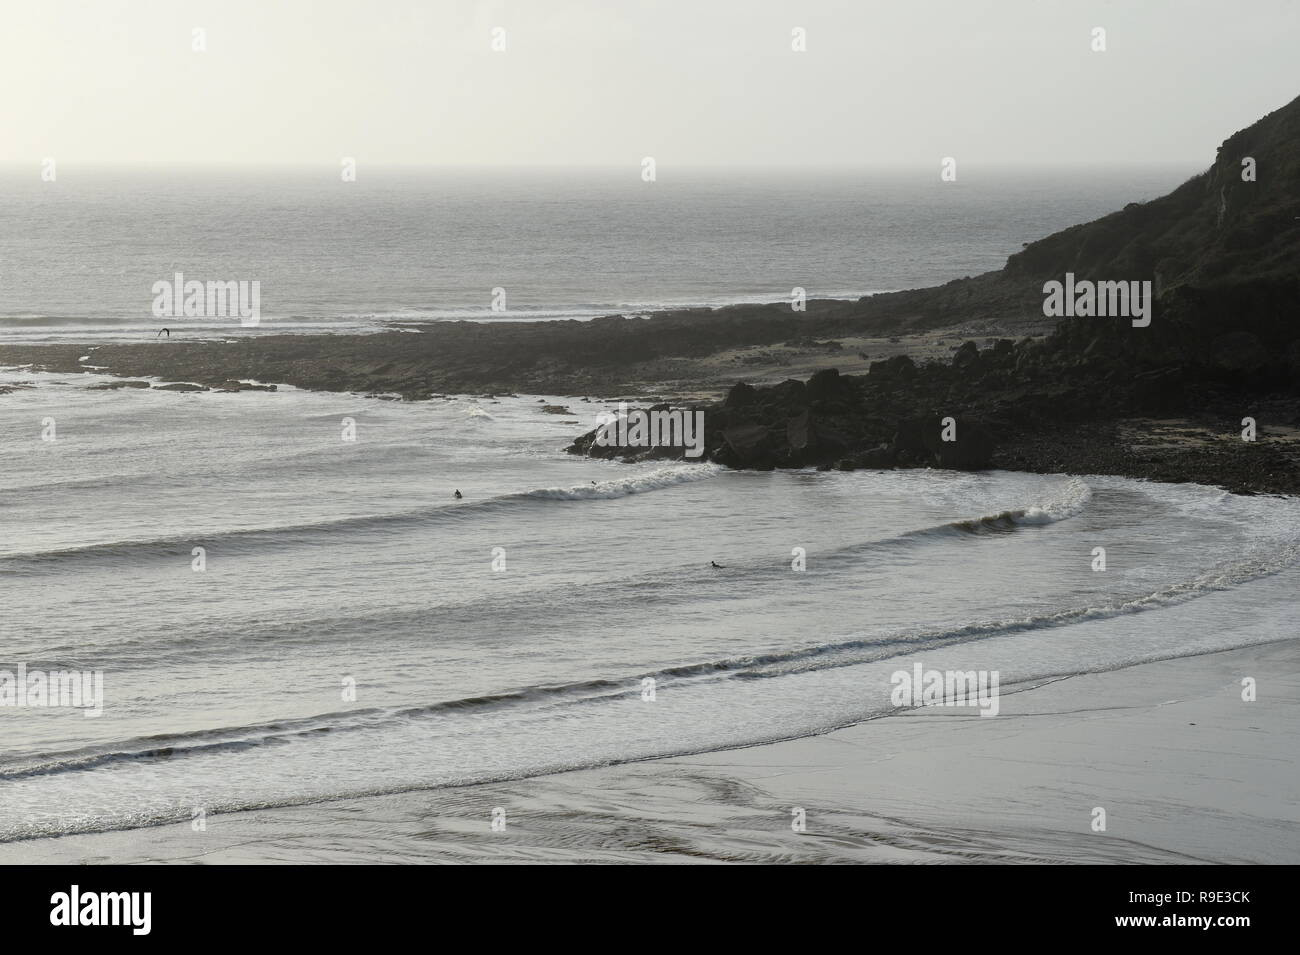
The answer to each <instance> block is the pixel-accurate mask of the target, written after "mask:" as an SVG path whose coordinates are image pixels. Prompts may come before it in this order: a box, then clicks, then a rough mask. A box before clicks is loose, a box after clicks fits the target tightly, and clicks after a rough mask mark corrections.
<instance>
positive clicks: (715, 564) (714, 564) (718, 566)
mask: <svg viewBox="0 0 1300 955" xmlns="http://www.w3.org/2000/svg"><path fill="white" fill-rule="evenodd" d="M709 566H710V567H713V568H714V569H716V570H726V569H727V568H725V567H723V566H722V565H721V564H719V563H718V562H717V561H716V560H711V561H709Z"/></svg>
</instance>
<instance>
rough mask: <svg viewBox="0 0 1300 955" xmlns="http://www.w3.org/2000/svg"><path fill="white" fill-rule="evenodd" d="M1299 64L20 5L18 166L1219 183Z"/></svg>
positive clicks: (247, 7) (637, 21) (1012, 19)
mask: <svg viewBox="0 0 1300 955" xmlns="http://www.w3.org/2000/svg"><path fill="white" fill-rule="evenodd" d="M1097 27H1100V28H1102V29H1104V30H1105V45H1106V49H1105V50H1104V51H1101V52H1099V51H1094V50H1093V49H1092V47H1093V45H1094V34H1093V31H1094V29H1095V28H1097ZM796 29H800V30H802V31H804V34H803V35H804V37H805V47H806V48H805V49H803V50H801V51H796V50H795V49H793V48H792V47H793V45H794V34H793V31H794V30H796ZM196 30H199V31H202V33H201V34H196V33H195V31H196ZM494 31H503V32H495V33H494ZM200 40H201V42H200ZM494 40H496V42H497V45H501V43H502V41H504V49H502V50H494V49H493V43H494ZM198 45H201V46H202V47H203V49H201V50H199V49H195V47H196V46H198ZM1298 49H1300V0H1249V2H1245V0H1227V2H1220V0H1077V2H1076V0H888V2H876V0H839V2H836V0H425V2H416V0H365V2H354V0H311V2H309V0H213V2H196V0H39V2H21V3H20V2H8V3H6V4H5V5H4V6H3V8H0V84H2V85H3V88H4V89H5V90H6V93H5V96H4V97H3V102H2V103H0V161H5V162H16V163H31V164H33V165H37V166H38V165H39V164H40V163H41V162H42V160H43V159H44V158H45V157H53V158H56V159H57V160H58V162H59V164H60V166H61V167H66V166H68V165H72V164H78V163H103V162H115V163H116V162H123V163H167V164H175V163H251V164H280V163H293V164H316V163H328V164H333V165H336V166H337V165H338V164H339V163H340V161H341V159H342V157H353V158H355V159H356V161H357V163H358V164H359V165H363V164H366V163H385V164H387V163H394V164H411V165H436V166H445V165H456V166H464V165H472V166H510V165H556V166H592V165H599V166H617V165H621V164H632V165H639V164H640V163H641V160H642V159H643V157H646V156H651V157H654V159H655V161H656V164H657V166H658V168H659V170H661V171H662V170H663V169H664V168H665V167H671V165H673V164H680V165H686V166H770V165H791V166H822V165H830V166H862V165H910V164H914V163H933V164H938V163H939V162H940V160H941V158H942V157H947V156H952V157H954V158H956V159H957V160H958V161H959V162H972V163H1034V164H1044V163H1120V162H1197V163H1201V164H1203V165H1208V164H1209V163H1210V162H1211V161H1212V160H1213V158H1214V150H1215V148H1216V147H1217V146H1218V144H1219V143H1220V142H1221V141H1222V140H1223V139H1224V138H1226V137H1227V136H1228V135H1229V134H1230V133H1232V132H1234V131H1235V130H1237V129H1240V128H1242V127H1244V126H1247V125H1249V124H1250V123H1252V122H1254V121H1255V120H1256V119H1258V118H1259V117H1260V116H1262V115H1264V114H1265V113H1267V112H1269V111H1270V110H1273V109H1276V108H1278V107H1279V106H1282V105H1284V104H1285V103H1286V102H1288V101H1289V100H1291V99H1292V98H1294V97H1295V96H1296V95H1300V53H1297V50H1298Z"/></svg>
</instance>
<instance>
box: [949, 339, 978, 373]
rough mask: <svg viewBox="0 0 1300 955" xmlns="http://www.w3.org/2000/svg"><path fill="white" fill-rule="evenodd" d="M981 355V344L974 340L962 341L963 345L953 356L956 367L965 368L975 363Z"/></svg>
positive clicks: (953, 364) (953, 363)
mask: <svg viewBox="0 0 1300 955" xmlns="http://www.w3.org/2000/svg"><path fill="white" fill-rule="evenodd" d="M979 356H980V349H979V346H978V345H976V344H975V343H974V342H972V341H967V342H962V344H961V347H960V348H958V349H957V351H956V352H955V353H954V354H953V356H952V366H953V367H954V368H964V367H966V366H967V365H970V364H973V363H974V362H975V361H976V359H978V358H979Z"/></svg>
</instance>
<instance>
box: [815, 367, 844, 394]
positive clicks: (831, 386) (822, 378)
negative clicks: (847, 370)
mask: <svg viewBox="0 0 1300 955" xmlns="http://www.w3.org/2000/svg"><path fill="white" fill-rule="evenodd" d="M842 385H843V382H841V380H840V370H839V369H838V368H823V369H822V370H821V371H819V372H817V373H816V374H814V375H813V376H812V377H811V378H809V379H808V399H809V400H810V401H818V400H824V399H827V398H835V397H838V396H839V394H840V389H841V387H842Z"/></svg>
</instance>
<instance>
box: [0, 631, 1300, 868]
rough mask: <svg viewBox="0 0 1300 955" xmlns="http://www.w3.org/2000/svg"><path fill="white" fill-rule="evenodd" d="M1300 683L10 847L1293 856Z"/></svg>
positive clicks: (719, 855) (1025, 709)
mask: <svg viewBox="0 0 1300 955" xmlns="http://www.w3.org/2000/svg"><path fill="white" fill-rule="evenodd" d="M1244 676H1252V677H1254V678H1255V679H1256V680H1257V682H1258V687H1259V690H1258V693H1259V697H1258V700H1257V701H1256V702H1244V701H1243V700H1242V692H1241V679H1242V678H1243V677H1244ZM1298 700H1300V640H1291V641H1285V642H1279V643H1273V644H1266V645H1262V646H1257V647H1251V648H1244V649H1237V650H1230V651H1225V652H1220V653H1213V654H1206V655H1203V656H1195V657H1185V658H1181V659H1177V660H1170V661H1160V662H1155V663H1147V664H1142V665H1139V666H1134V667H1129V668H1126V669H1123V670H1118V671H1111V672H1105V673H1093V674H1083V675H1080V676H1075V677H1070V678H1066V679H1058V680H1054V681H1049V682H1045V683H1042V684H1039V685H1037V686H1035V687H1032V688H1029V689H1025V690H1021V691H1019V692H1015V693H1004V694H1003V698H1002V701H1001V712H1000V715H998V716H997V717H994V718H981V717H979V716H976V715H967V714H963V713H960V712H959V711H954V710H936V709H920V710H912V711H904V712H900V714H899V715H896V716H891V717H886V718H884V719H877V720H871V721H867V722H864V723H859V724H856V725H854V726H850V727H847V728H844V729H840V730H836V731H834V732H830V733H826V734H824V735H820V736H813V737H807V738H802V739H795V740H788V741H785V742H779V743H772V744H766V745H761V746H752V747H747V748H744V749H737V750H730V751H725V752H717V753H708V754H702V755H697V756H688V757H675V758H666V759H657V760H651V761H647V762H640V763H632V764H627V765H620V766H610V767H604V768H600V769H588V770H579V771H574V772H568V773H560V774H556V775H552V776H544V777H538V778H533V779H524V780H516V781H511V782H506V783H498V784H491V785H476V786H465V787H460V788H453V789H443V790H427V791H416V792H407V793H400V794H395V795H387V796H375V797H365V798H354V799H345V800H339V801H336V802H330V803H321V804H315V805H308V806H299V807H293V808H282V809H263V810H254V811H248V812H238V813H231V814H227V815H211V816H209V817H208V818H207V819H206V828H205V829H204V830H203V831H195V830H194V828H193V826H192V824H191V823H190V822H189V821H188V817H189V812H188V811H184V812H183V816H184V818H185V819H186V821H183V822H180V823H178V824H175V825H168V826H162V827H157V828H152V829H142V830H133V831H123V832H112V833H101V834H91V835H78V836H65V837H62V838H57V839H43V840H33V841H27V842H21V843H11V844H7V845H4V846H0V862H3V863H15V862H51V863H53V862H59V863H101V862H137V863H149V862H173V863H198V864H203V863H207V864H219V863H276V862H285V863H302V862H328V863H336V864H348V863H363V862H369V863H374V862H418V863H536V862H560V863H581V862H601V863H651V864H654V863H684V862H685V863H695V862H698V863H778V862H782V863H785V862H792V863H991V862H1023V863H1228V864H1232V863H1269V864H1273V863H1289V864H1295V863H1297V862H1300V794H1297V792H1296V790H1295V785H1294V772H1295V771H1294V756H1295V739H1296V734H1297V731H1298V730H1300V706H1297V705H1296V703H1297V701H1298ZM1097 807H1101V808H1104V809H1105V810H1106V831H1104V832H1098V831H1093V828H1092V825H1093V819H1094V809H1095V808H1097ZM495 808H500V809H503V810H504V811H505V822H506V825H505V829H504V831H493V829H492V816H493V810H494V809H495ZM796 808H801V809H803V810H804V813H805V817H806V831H804V832H802V833H798V832H795V831H793V829H792V825H791V823H792V819H793V818H794V817H793V816H792V809H796Z"/></svg>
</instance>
